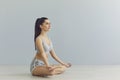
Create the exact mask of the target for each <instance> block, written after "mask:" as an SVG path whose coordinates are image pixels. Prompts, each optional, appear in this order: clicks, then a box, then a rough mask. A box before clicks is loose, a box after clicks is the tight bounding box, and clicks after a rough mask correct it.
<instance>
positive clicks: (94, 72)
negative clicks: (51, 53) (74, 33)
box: [0, 65, 120, 80]
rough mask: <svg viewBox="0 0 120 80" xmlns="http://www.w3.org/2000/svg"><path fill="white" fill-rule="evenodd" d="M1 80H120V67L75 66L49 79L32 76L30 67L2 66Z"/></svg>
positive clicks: (0, 71)
mask: <svg viewBox="0 0 120 80" xmlns="http://www.w3.org/2000/svg"><path fill="white" fill-rule="evenodd" d="M0 80H120V65H73V66H72V67H71V68H68V69H67V70H66V71H65V72H64V73H63V74H61V75H54V76H51V77H47V78H42V77H37V76H32V75H31V74H30V72H29V66H25V65H23V66H20V65H1V66H0Z"/></svg>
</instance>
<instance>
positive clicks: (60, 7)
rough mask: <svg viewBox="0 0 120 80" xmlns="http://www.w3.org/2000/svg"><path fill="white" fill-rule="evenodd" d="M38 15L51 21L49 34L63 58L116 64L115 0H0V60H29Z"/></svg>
mask: <svg viewBox="0 0 120 80" xmlns="http://www.w3.org/2000/svg"><path fill="white" fill-rule="evenodd" d="M42 16H45V17H48V18H49V20H50V21H51V25H52V29H51V31H50V32H49V36H50V37H51V39H52V41H53V46H54V49H55V51H56V54H57V55H58V56H59V57H60V58H61V59H62V60H63V61H65V62H71V63H72V64H87V65H89V64H91V65H92V64H103V65H104V64H120V22H119V21H120V1H119V0H19V1H18V0H0V64H18V65H19V64H27V65H29V64H30V62H31V60H32V58H33V56H34V55H35V52H36V51H35V50H34V41H33V37H34V23H35V20H36V18H38V17H42ZM50 62H51V63H53V62H55V61H54V60H53V59H52V58H51V57H50Z"/></svg>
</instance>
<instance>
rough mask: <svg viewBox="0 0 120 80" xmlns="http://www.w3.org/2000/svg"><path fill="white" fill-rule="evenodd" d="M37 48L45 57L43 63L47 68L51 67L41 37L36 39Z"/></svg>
mask: <svg viewBox="0 0 120 80" xmlns="http://www.w3.org/2000/svg"><path fill="white" fill-rule="evenodd" d="M36 46H37V48H38V50H39V51H40V53H41V55H42V57H43V61H44V63H45V64H46V67H48V66H49V63H48V58H47V56H46V53H45V51H44V48H43V45H42V40H41V38H40V37H37V38H36Z"/></svg>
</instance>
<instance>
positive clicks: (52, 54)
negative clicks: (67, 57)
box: [50, 48, 64, 65]
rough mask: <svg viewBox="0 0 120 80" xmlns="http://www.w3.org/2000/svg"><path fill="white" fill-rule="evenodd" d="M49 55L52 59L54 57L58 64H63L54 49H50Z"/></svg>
mask: <svg viewBox="0 0 120 80" xmlns="http://www.w3.org/2000/svg"><path fill="white" fill-rule="evenodd" d="M50 54H51V56H52V57H53V59H55V60H56V61H57V62H59V63H60V64H62V65H64V62H63V61H62V60H60V58H59V57H58V56H57V55H56V54H55V51H54V49H53V48H52V50H51V51H50Z"/></svg>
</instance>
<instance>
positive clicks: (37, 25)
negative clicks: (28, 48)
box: [34, 17, 48, 50]
mask: <svg viewBox="0 0 120 80" xmlns="http://www.w3.org/2000/svg"><path fill="white" fill-rule="evenodd" d="M46 19H48V18H47V17H41V18H37V19H36V22H35V34H34V44H35V41H36V38H37V37H38V36H39V35H40V33H41V28H40V25H42V24H43V23H44V21H45V20H46ZM35 50H36V44H35Z"/></svg>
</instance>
